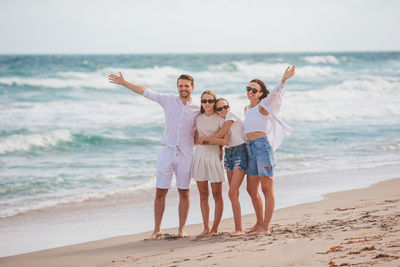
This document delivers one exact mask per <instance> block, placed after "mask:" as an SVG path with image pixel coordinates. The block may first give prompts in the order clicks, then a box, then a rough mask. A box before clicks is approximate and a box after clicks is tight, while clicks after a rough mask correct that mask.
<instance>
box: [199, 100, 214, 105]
mask: <svg viewBox="0 0 400 267" xmlns="http://www.w3.org/2000/svg"><path fill="white" fill-rule="evenodd" d="M207 102H208V103H209V104H212V103H215V100H214V99H202V100H201V103H202V104H205V103H207Z"/></svg>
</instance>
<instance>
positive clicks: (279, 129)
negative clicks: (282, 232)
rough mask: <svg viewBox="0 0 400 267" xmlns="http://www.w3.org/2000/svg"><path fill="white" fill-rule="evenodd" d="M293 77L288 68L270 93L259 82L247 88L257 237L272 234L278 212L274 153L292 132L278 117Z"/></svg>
mask: <svg viewBox="0 0 400 267" xmlns="http://www.w3.org/2000/svg"><path fill="white" fill-rule="evenodd" d="M294 74H295V66H292V67H288V68H287V69H286V71H285V73H284V75H283V78H282V80H281V83H280V84H279V85H278V86H277V87H275V89H274V90H273V91H272V92H271V93H269V92H268V90H267V87H266V86H265V84H264V82H263V81H261V80H258V79H254V80H252V81H250V83H249V85H248V86H247V87H246V91H247V98H248V99H249V101H250V104H249V105H248V106H246V107H245V114H246V117H245V119H244V122H243V125H244V129H245V133H246V138H247V145H246V146H247V153H248V157H249V158H248V164H247V169H246V174H247V192H248V193H249V195H250V197H251V201H252V204H253V207H254V211H255V214H256V217H257V223H256V224H255V225H254V226H253V227H252V228H251V229H250V230H249V232H253V233H254V234H262V233H269V232H270V228H269V224H270V221H271V218H272V214H273V212H274V209H275V198H274V191H273V175H274V165H275V164H274V156H273V152H274V151H275V150H276V149H277V148H278V147H279V145H280V144H281V143H282V141H283V139H284V138H285V137H286V136H288V135H289V134H290V133H291V131H292V130H291V129H290V127H289V126H287V125H286V124H285V123H284V122H282V121H281V120H280V119H279V118H278V117H277V115H278V113H279V110H280V107H281V104H282V97H283V94H284V84H285V82H286V80H287V79H289V78H290V77H292V76H293V75H294ZM260 183H261V189H262V192H263V194H264V198H265V213H264V216H263V202H262V200H261V198H260V195H259V194H258V188H259V185H260Z"/></svg>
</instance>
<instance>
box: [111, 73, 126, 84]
mask: <svg viewBox="0 0 400 267" xmlns="http://www.w3.org/2000/svg"><path fill="white" fill-rule="evenodd" d="M119 75H120V76H117V75H115V74H110V75H108V80H109V81H110V83H115V84H119V85H123V83H124V82H125V79H124V76H122V73H121V72H120V73H119Z"/></svg>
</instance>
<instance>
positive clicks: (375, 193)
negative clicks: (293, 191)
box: [0, 179, 400, 266]
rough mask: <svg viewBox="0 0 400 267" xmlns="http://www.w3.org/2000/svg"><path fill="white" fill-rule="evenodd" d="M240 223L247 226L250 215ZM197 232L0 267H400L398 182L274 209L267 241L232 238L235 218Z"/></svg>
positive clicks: (140, 238)
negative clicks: (216, 229)
mask: <svg viewBox="0 0 400 267" xmlns="http://www.w3.org/2000/svg"><path fill="white" fill-rule="evenodd" d="M243 222H244V226H245V227H251V226H252V225H253V224H254V222H255V216H254V215H248V216H244V217H243ZM149 223H152V222H149ZM201 230H202V225H189V226H187V232H188V233H189V234H190V235H191V237H189V238H177V236H176V232H177V229H167V230H165V231H164V232H165V234H164V236H163V237H162V238H159V239H158V240H149V239H147V238H148V237H149V236H150V234H151V233H150V232H147V233H142V234H136V235H128V236H120V237H115V238H109V239H104V240H99V241H94V242H88V243H82V244H77V245H72V246H66V247H61V248H55V249H49V250H44V251H38V252H33V253H27V254H21V255H17V256H11V257H4V258H0V266H136V265H138V266H210V265H217V266H243V265H249V266H350V265H360V266H370V265H377V266H400V179H394V180H389V181H385V182H381V183H378V184H375V185H373V186H371V187H369V188H365V189H357V190H350V191H345V192H339V193H332V194H327V195H325V199H324V200H322V201H318V202H313V203H308V204H302V205H297V206H293V207H289V208H284V209H280V210H277V211H276V212H275V214H274V217H273V219H272V233H271V234H266V235H260V236H252V235H244V236H240V237H230V236H229V234H228V233H229V232H230V231H232V230H233V219H226V220H223V221H222V223H221V227H220V233H219V234H218V235H216V236H210V237H203V238H197V237H195V235H196V234H198V233H200V232H201Z"/></svg>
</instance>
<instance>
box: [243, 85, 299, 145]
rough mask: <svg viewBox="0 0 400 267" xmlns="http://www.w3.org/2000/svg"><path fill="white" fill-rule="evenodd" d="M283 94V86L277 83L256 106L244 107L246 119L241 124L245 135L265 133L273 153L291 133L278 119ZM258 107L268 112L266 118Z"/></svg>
mask: <svg viewBox="0 0 400 267" xmlns="http://www.w3.org/2000/svg"><path fill="white" fill-rule="evenodd" d="M284 93H285V86H284V84H282V83H279V84H278V85H277V86H276V87H275V88H274V89H273V90H272V91H271V92H270V93H269V94H268V96H267V97H266V98H264V99H262V100H261V102H260V103H259V104H258V105H257V106H255V107H253V108H249V107H248V106H247V107H246V117H245V119H244V122H243V125H244V130H245V132H246V133H250V132H256V131H257V132H263V133H266V134H267V138H268V141H269V143H270V144H271V146H272V149H273V150H274V151H275V150H276V149H277V148H278V147H279V146H280V145H281V144H282V141H283V139H284V138H286V137H287V136H289V135H290V134H291V132H292V129H291V128H290V127H289V126H288V125H286V123H284V122H283V121H281V120H280V119H279V118H278V113H279V111H280V109H281V105H282V100H283V95H284ZM259 105H261V107H263V108H264V109H265V110H266V111H268V112H269V115H268V116H265V115H263V114H261V113H260V111H259V110H258V107H259Z"/></svg>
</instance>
